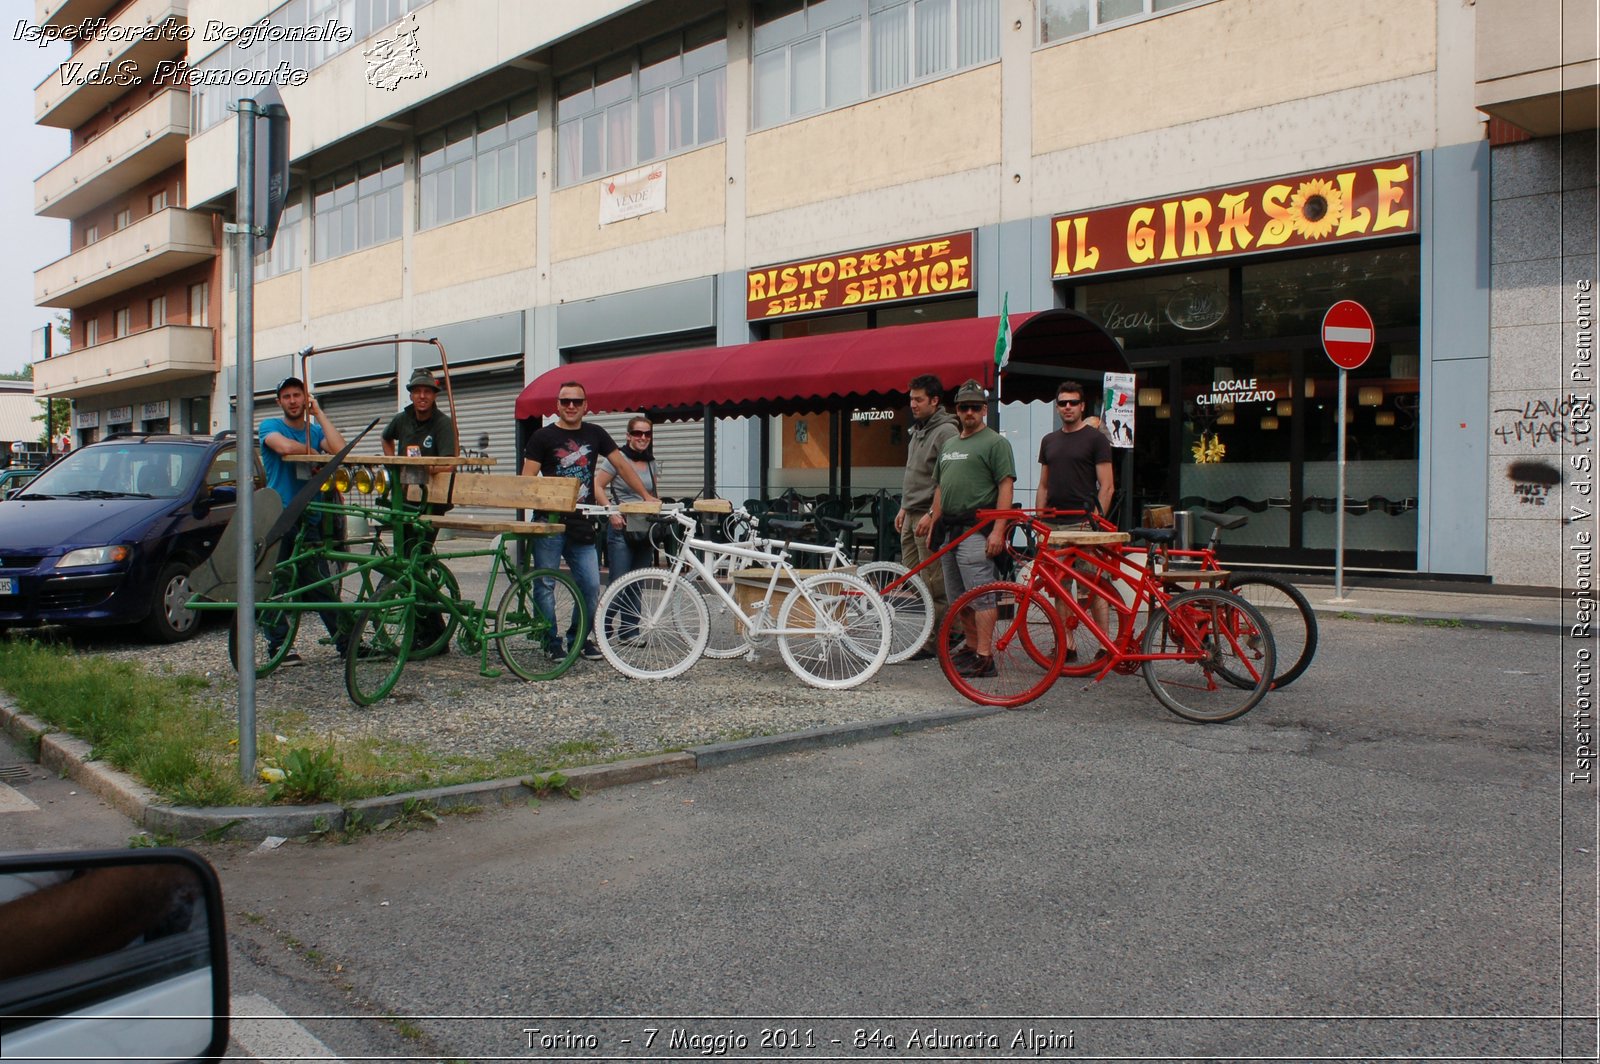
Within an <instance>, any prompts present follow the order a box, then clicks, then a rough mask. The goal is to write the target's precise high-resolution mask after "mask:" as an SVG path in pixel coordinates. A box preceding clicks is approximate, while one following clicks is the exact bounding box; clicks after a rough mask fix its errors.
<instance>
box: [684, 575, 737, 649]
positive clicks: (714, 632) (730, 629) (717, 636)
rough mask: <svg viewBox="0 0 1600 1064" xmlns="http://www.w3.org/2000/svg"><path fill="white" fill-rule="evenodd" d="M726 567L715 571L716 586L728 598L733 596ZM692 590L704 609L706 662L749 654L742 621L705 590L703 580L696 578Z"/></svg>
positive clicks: (720, 599) (724, 603)
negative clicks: (707, 659)
mask: <svg viewBox="0 0 1600 1064" xmlns="http://www.w3.org/2000/svg"><path fill="white" fill-rule="evenodd" d="M729 574H730V570H729V569H728V567H727V566H721V567H719V568H718V570H717V583H719V584H721V585H722V587H723V590H725V591H727V592H728V594H729V595H732V594H733V577H732V576H731V575H729ZM694 584H695V587H696V588H697V589H698V590H699V592H700V599H701V601H702V602H704V603H705V607H706V647H705V650H704V651H703V653H704V654H705V656H706V657H708V658H737V657H739V656H740V655H742V654H746V653H748V652H749V650H750V633H749V632H748V631H747V630H746V629H745V626H744V617H743V616H741V615H740V613H739V611H738V610H736V609H734V608H733V607H732V606H730V605H728V604H727V602H725V601H723V598H722V596H721V595H718V594H717V593H716V592H715V591H712V590H711V589H710V588H708V587H706V586H705V578H704V577H702V576H699V575H696V577H695V580H694Z"/></svg>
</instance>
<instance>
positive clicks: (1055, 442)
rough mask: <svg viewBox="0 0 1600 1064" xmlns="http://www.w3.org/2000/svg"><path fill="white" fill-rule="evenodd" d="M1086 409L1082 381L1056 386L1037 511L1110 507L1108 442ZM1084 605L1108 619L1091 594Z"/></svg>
mask: <svg viewBox="0 0 1600 1064" xmlns="http://www.w3.org/2000/svg"><path fill="white" fill-rule="evenodd" d="M1085 412H1086V411H1085V408H1084V395H1083V385H1081V384H1079V383H1078V382H1077V381H1062V382H1061V383H1060V384H1058V385H1056V413H1058V414H1060V415H1061V430H1060V431H1059V432H1052V433H1050V434H1049V435H1048V436H1046V437H1045V438H1044V439H1042V440H1040V441H1039V497H1038V500H1037V501H1036V502H1035V505H1036V506H1037V507H1038V508H1039V509H1040V511H1043V510H1045V509H1047V508H1049V507H1054V508H1056V509H1058V510H1082V511H1084V512H1085V513H1099V514H1105V513H1107V512H1109V511H1110V509H1111V493H1112V491H1113V490H1114V488H1115V484H1114V482H1113V481H1112V477H1111V444H1110V443H1109V442H1108V441H1107V440H1106V437H1105V434H1104V433H1103V432H1101V431H1100V430H1099V429H1097V428H1094V427H1093V426H1091V425H1089V424H1088V422H1087V421H1085V420H1084V414H1085ZM1083 523H1086V521H1085V522H1083ZM1079 524H1080V522H1079V521H1077V520H1073V521H1072V525H1073V526H1074V527H1077V526H1078V525H1079ZM1056 609H1057V610H1058V611H1059V612H1060V613H1061V619H1062V620H1063V621H1066V620H1068V619H1069V616H1070V614H1069V611H1068V610H1067V609H1066V607H1065V606H1064V605H1062V604H1061V603H1057V604H1056ZM1089 610H1090V614H1091V615H1092V616H1093V617H1094V623H1095V624H1098V625H1099V626H1100V627H1101V629H1102V630H1104V629H1105V627H1106V622H1107V621H1108V620H1109V619H1110V610H1109V609H1108V608H1107V606H1106V604H1105V602H1104V601H1103V600H1101V599H1100V598H1099V597H1098V596H1095V595H1091V596H1090V597H1089ZM1072 635H1073V632H1072V629H1071V628H1070V627H1069V628H1068V629H1067V660H1068V661H1073V660H1076V658H1077V656H1078V650H1077V647H1076V646H1074V645H1073V641H1072ZM1091 642H1092V640H1091Z"/></svg>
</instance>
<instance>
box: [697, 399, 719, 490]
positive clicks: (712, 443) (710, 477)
mask: <svg viewBox="0 0 1600 1064" xmlns="http://www.w3.org/2000/svg"><path fill="white" fill-rule="evenodd" d="M700 419H701V425H702V427H703V429H704V433H705V443H706V460H705V481H704V483H702V484H701V485H700V497H701V498H702V499H710V498H713V497H714V496H715V495H716V494H717V416H716V414H715V413H713V412H712V409H711V404H710V403H707V404H705V405H704V406H702V407H701V408H700Z"/></svg>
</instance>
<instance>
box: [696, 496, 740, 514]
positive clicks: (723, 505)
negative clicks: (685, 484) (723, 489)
mask: <svg viewBox="0 0 1600 1064" xmlns="http://www.w3.org/2000/svg"><path fill="white" fill-rule="evenodd" d="M694 508H695V509H696V510H697V511H699V512H700V513H703V514H731V513H733V503H731V502H729V501H728V500H727V499H696V500H695V501H694Z"/></svg>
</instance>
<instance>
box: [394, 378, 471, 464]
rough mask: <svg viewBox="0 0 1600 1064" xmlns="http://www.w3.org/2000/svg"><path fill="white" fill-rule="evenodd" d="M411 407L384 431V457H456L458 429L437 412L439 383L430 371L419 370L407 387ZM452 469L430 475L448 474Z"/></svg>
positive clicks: (446, 415)
mask: <svg viewBox="0 0 1600 1064" xmlns="http://www.w3.org/2000/svg"><path fill="white" fill-rule="evenodd" d="M406 388H407V389H409V390H410V392H411V405H410V406H408V407H406V408H405V409H404V410H402V411H400V412H399V413H398V414H396V415H395V416H394V418H393V419H392V420H390V422H389V424H388V426H387V427H385V428H384V430H383V453H384V454H404V455H410V456H411V457H413V458H415V457H419V456H420V457H428V458H434V457H438V456H441V455H444V456H449V455H453V454H455V453H456V425H455V422H454V421H451V420H450V415H449V414H445V413H442V412H441V411H440V410H439V408H438V405H437V404H438V400H439V382H438V381H436V380H434V377H433V373H432V372H431V371H429V370H425V369H419V370H417V371H416V372H415V373H413V374H411V380H410V381H409V382H408V383H407V384H406ZM449 468H450V467H449V466H437V467H430V469H429V472H432V473H439V472H448V471H449Z"/></svg>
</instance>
